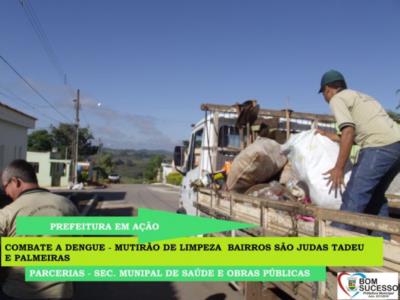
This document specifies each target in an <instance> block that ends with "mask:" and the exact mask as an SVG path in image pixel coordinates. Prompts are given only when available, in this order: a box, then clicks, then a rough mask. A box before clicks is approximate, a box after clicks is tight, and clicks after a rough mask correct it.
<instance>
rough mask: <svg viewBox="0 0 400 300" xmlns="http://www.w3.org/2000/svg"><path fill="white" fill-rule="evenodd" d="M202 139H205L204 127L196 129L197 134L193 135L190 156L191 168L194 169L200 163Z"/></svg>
mask: <svg viewBox="0 0 400 300" xmlns="http://www.w3.org/2000/svg"><path fill="white" fill-rule="evenodd" d="M202 141H203V129H200V130H198V131H196V133H195V134H193V135H192V141H191V149H190V157H189V167H190V169H194V168H196V167H197V166H198V165H199V164H200V155H201V145H202Z"/></svg>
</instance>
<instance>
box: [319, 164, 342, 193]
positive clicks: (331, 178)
mask: <svg viewBox="0 0 400 300" xmlns="http://www.w3.org/2000/svg"><path fill="white" fill-rule="evenodd" d="M322 175H326V177H325V179H327V180H328V182H327V184H326V185H327V186H330V189H329V193H331V191H332V190H334V191H335V197H337V191H338V190H339V192H340V194H342V193H343V191H344V188H345V184H344V170H343V169H342V168H338V167H334V168H333V169H330V170H329V171H328V172H325V173H323V174H322ZM342 187H343V190H342Z"/></svg>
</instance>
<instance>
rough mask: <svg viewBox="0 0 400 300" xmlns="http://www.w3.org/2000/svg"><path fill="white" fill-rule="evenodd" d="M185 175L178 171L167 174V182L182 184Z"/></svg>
mask: <svg viewBox="0 0 400 300" xmlns="http://www.w3.org/2000/svg"><path fill="white" fill-rule="evenodd" d="M182 179H183V176H182V175H181V174H179V173H178V172H172V173H169V174H168V175H167V183H169V184H173V185H181V183H182Z"/></svg>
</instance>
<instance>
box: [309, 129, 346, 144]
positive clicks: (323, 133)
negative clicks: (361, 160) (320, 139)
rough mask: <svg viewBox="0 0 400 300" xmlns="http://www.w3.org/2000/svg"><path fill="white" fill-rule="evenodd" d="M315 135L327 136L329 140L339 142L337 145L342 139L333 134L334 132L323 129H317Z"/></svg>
mask: <svg viewBox="0 0 400 300" xmlns="http://www.w3.org/2000/svg"><path fill="white" fill-rule="evenodd" d="M315 134H320V135H322V136H326V137H327V138H328V139H330V140H332V141H334V142H337V143H339V142H340V137H339V136H338V135H337V134H336V133H333V132H329V131H324V130H322V129H319V128H317V129H315Z"/></svg>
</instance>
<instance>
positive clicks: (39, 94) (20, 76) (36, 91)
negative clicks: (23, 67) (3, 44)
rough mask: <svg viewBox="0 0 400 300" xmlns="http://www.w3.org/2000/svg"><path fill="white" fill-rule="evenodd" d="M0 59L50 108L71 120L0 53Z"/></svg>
mask: <svg viewBox="0 0 400 300" xmlns="http://www.w3.org/2000/svg"><path fill="white" fill-rule="evenodd" d="M0 58H1V60H2V61H3V62H4V63H5V64H6V65H7V66H8V67H9V68H10V69H11V70H13V71H14V73H15V74H17V75H18V77H19V78H21V79H22V80H23V81H24V82H25V83H26V85H28V86H29V87H30V88H31V89H32V90H33V91H34V92H35V93H36V94H37V95H38V96H39V97H40V98H41V99H42V100H43V101H45V102H46V103H47V104H48V105H49V106H50V107H51V108H53V109H54V111H56V112H57V113H58V114H59V115H60V116H62V117H63V118H64V119H65V120H67V121H68V122H70V123H71V120H70V119H69V118H68V117H66V116H65V115H64V114H63V113H61V112H60V111H59V110H58V109H57V108H56V107H55V106H54V105H53V104H52V103H51V102H50V101H49V100H47V98H46V97H45V96H43V95H42V94H41V93H40V92H39V91H38V90H37V89H36V88H35V87H34V86H32V85H31V84H30V83H29V82H28V81H27V80H26V79H25V78H24V77H23V76H22V75H21V74H20V73H19V72H18V71H17V70H16V69H15V68H14V67H13V66H12V65H11V64H10V63H9V62H8V61H7V60H6V59H5V58H4V57H3V56H2V55H0Z"/></svg>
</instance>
